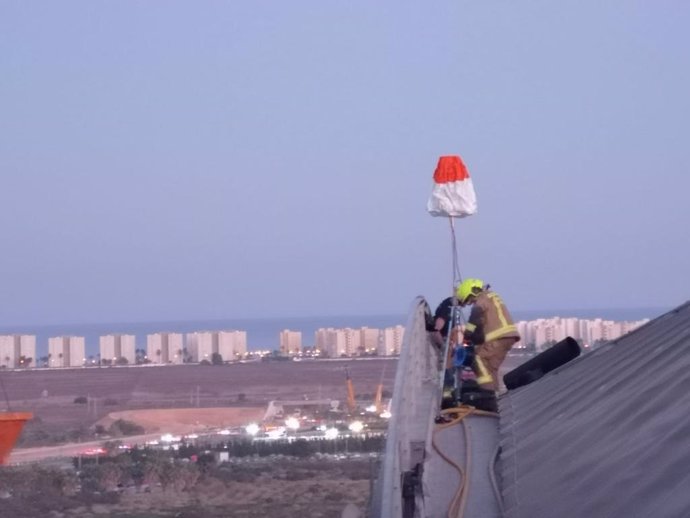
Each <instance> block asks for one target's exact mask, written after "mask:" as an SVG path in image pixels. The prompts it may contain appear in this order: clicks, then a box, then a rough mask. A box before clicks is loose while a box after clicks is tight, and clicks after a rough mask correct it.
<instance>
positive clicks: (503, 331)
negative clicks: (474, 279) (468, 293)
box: [463, 291, 520, 345]
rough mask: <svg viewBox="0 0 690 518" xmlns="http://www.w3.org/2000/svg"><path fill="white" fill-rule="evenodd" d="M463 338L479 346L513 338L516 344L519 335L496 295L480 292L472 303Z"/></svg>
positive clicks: (506, 309)
mask: <svg viewBox="0 0 690 518" xmlns="http://www.w3.org/2000/svg"><path fill="white" fill-rule="evenodd" d="M463 337H464V339H465V340H466V341H469V342H472V343H473V344H475V345H479V344H483V343H485V342H492V341H494V340H498V339H499V338H514V339H515V341H516V342H517V341H518V340H520V333H518V330H517V328H516V327H515V324H514V323H513V318H512V317H511V316H510V313H509V312H508V308H507V307H506V305H505V304H504V303H503V300H502V299H501V297H500V296H499V295H498V293H495V292H493V291H482V292H480V293H479V294H478V295H477V298H476V300H475V301H474V305H473V306H472V312H471V313H470V319H469V322H468V323H467V325H466V326H465V333H464V336H463Z"/></svg>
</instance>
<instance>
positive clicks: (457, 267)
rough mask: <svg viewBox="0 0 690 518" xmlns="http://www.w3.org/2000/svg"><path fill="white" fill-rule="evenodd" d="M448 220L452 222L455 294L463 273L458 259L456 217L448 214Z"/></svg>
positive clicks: (451, 236)
mask: <svg viewBox="0 0 690 518" xmlns="http://www.w3.org/2000/svg"><path fill="white" fill-rule="evenodd" d="M448 221H449V223H450V242H451V247H452V256H453V265H452V267H453V294H455V287H456V286H457V285H458V284H459V283H460V282H462V274H461V273H460V261H459V260H458V257H459V254H458V240H457V237H456V235H455V219H454V218H453V217H452V216H448Z"/></svg>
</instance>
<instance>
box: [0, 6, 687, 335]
mask: <svg viewBox="0 0 690 518" xmlns="http://www.w3.org/2000/svg"><path fill="white" fill-rule="evenodd" d="M687 27H690V4H689V3H687V2H685V1H680V0H679V1H675V2H674V1H665V2H656V1H651V0H650V1H647V2H641V1H622V0H620V1H609V2H599V1H593V0H592V1H561V2H550V1H546V0H544V1H524V2H470V1H458V0H452V1H451V0H436V1H434V2H433V3H432V4H429V3H422V2H411V1H407V0H396V1H380V2H371V1H364V0H353V1H350V2H323V1H321V0H313V1H301V0H293V1H290V2H275V1H274V2H268V1H262V0H255V1H252V2H240V1H222V2H221V1H208V2H189V1H187V2H179V1H171V0H165V1H148V2H139V1H127V0H120V1H118V2H93V1H62V2H38V1H32V0H17V1H15V0H0V70H1V73H0V199H1V200H2V202H1V206H2V212H1V214H0V243H1V245H0V283H1V287H0V295H1V296H0V325H18V324H62V323H75V322H128V321H149V320H156V321H162V320H178V319H199V318H208V319H217V318H262V317H272V316H312V315H341V314H343V315H344V314H350V315H368V314H404V313H405V312H407V310H408V308H409V305H410V303H411V301H412V299H413V298H414V297H415V296H416V295H424V296H426V297H427V298H428V300H429V301H430V303H431V304H432V306H434V305H436V304H437V303H438V301H440V299H441V298H443V297H445V296H447V295H449V294H450V292H451V289H452V281H453V277H452V261H451V257H452V254H451V252H452V248H451V243H450V232H449V225H448V221H447V220H445V219H443V218H433V217H431V216H430V215H428V213H427V212H426V202H427V198H428V197H429V194H430V193H431V187H432V175H433V171H434V168H435V166H436V162H437V160H438V157H439V156H440V155H447V154H459V155H461V156H462V157H463V159H464V161H465V163H466V164H467V166H468V168H469V170H470V174H471V175H472V178H473V181H474V185H475V188H476V192H477V197H478V204H479V211H478V213H477V214H476V215H474V216H472V217H469V218H464V219H461V220H458V221H457V222H456V228H457V235H458V247H459V254H460V261H459V262H460V269H461V272H462V274H463V275H464V276H465V277H479V278H481V279H484V280H485V281H487V282H490V283H491V284H492V286H493V287H494V289H495V290H496V291H498V292H499V293H501V295H502V296H503V298H504V299H505V301H506V303H507V304H508V306H509V307H511V308H514V309H516V310H535V309H537V310H540V309H555V308H558V309H569V308H573V309H574V308H578V309H592V308H637V307H655V308H672V307H674V306H676V305H679V304H681V303H683V302H685V301H686V300H688V299H690V296H689V293H690V289H689V288H690V268H689V267H688V265H689V264H690V239H689V236H690V231H688V222H690V208H689V204H688V201H687V200H688V192H690V175H689V174H688V173H690V142H689V135H690V95H688V92H690V32H688V31H687Z"/></svg>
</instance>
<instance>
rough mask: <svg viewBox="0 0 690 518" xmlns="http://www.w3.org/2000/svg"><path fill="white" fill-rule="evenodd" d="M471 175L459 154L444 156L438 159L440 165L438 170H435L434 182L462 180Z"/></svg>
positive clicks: (437, 167)
mask: <svg viewBox="0 0 690 518" xmlns="http://www.w3.org/2000/svg"><path fill="white" fill-rule="evenodd" d="M469 177H470V173H469V172H468V171H467V167H465V164H464V163H463V161H462V158H460V157H459V156H457V155H450V156H442V157H441V158H439V159H438V165H437V166H436V171H434V182H436V183H449V182H460V181H462V180H466V179H467V178H469Z"/></svg>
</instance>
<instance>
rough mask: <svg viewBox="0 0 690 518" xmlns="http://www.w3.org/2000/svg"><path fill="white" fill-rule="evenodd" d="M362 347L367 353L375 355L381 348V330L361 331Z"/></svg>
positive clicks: (366, 328)
mask: <svg viewBox="0 0 690 518" xmlns="http://www.w3.org/2000/svg"><path fill="white" fill-rule="evenodd" d="M359 334H360V346H361V347H362V348H363V349H364V352H366V353H373V352H375V351H376V350H377V349H378V346H379V335H380V334H381V330H380V329H373V328H371V327H363V328H361V329H360V330H359Z"/></svg>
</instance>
